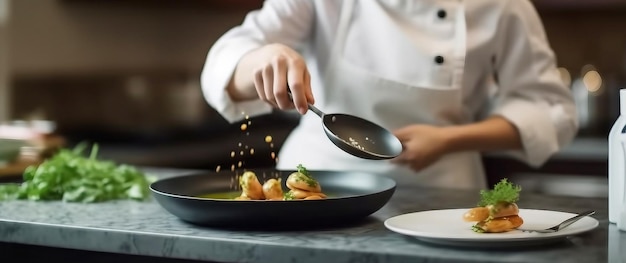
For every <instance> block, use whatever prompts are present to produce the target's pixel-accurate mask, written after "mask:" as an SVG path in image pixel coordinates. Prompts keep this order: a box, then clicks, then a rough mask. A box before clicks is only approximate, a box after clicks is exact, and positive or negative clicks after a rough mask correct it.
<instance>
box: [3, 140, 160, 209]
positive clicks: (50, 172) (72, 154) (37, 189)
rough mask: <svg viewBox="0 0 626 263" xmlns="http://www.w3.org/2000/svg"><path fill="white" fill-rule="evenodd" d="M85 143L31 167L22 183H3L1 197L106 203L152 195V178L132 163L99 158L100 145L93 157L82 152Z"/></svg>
mask: <svg viewBox="0 0 626 263" xmlns="http://www.w3.org/2000/svg"><path fill="white" fill-rule="evenodd" d="M84 148H85V144H82V143H81V144H79V145H77V146H76V147H75V148H74V149H71V150H70V149H61V150H59V152H57V153H56V154H55V155H54V156H52V157H51V158H50V159H47V160H46V161H44V162H43V163H41V164H39V165H37V166H29V167H28V168H26V170H25V171H24V173H23V179H24V182H23V183H21V184H4V185H0V200H11V199H28V200H36V201H37V200H42V201H43V200H63V201H67V202H84V203H92V202H102V201H108V200H115V199H135V200H145V199H146V198H148V197H149V194H150V192H149V184H150V182H151V181H152V180H151V179H152V178H148V177H147V176H146V175H145V174H144V173H143V172H141V171H139V170H138V169H136V168H134V167H132V166H129V165H117V164H115V163H114V162H111V161H101V160H98V159H96V156H97V152H98V145H97V144H94V145H93V146H92V148H91V154H90V155H89V157H84V156H83V155H82V151H83V150H84Z"/></svg>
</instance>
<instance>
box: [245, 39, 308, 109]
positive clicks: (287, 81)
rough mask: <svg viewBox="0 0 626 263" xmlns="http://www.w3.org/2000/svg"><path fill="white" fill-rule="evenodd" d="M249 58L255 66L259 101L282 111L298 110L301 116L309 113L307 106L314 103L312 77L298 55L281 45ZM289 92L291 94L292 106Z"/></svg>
mask: <svg viewBox="0 0 626 263" xmlns="http://www.w3.org/2000/svg"><path fill="white" fill-rule="evenodd" d="M246 57H247V59H251V60H252V61H253V62H254V63H253V64H254V66H253V69H252V71H253V74H254V88H255V89H256V93H257V94H258V96H259V98H260V99H262V100H264V101H266V102H268V103H270V104H271V105H273V106H274V107H277V108H279V109H283V110H285V109H293V108H294V106H295V108H297V109H298V112H300V113H301V114H305V113H306V112H307V110H308V106H307V103H311V104H313V103H314V98H313V93H312V92H311V77H310V75H309V71H308V69H307V67H306V63H305V61H304V59H303V58H302V56H300V54H298V52H296V51H295V50H293V49H291V48H290V47H288V46H285V45H282V44H269V45H265V46H263V47H261V48H259V49H256V50H254V51H252V52H250V53H249V54H247V55H246ZM249 61H250V60H249ZM287 89H289V90H291V94H292V96H293V102H292V100H291V99H290V98H289V94H288V93H287Z"/></svg>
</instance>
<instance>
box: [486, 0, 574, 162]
mask: <svg viewBox="0 0 626 263" xmlns="http://www.w3.org/2000/svg"><path fill="white" fill-rule="evenodd" d="M507 3H508V6H507V8H506V10H505V11H504V14H503V16H502V19H501V21H500V28H499V29H498V33H499V34H500V37H499V38H498V50H497V51H496V57H495V70H496V74H497V82H498V86H499V90H498V92H497V94H496V97H495V102H494V103H495V107H494V109H493V111H492V112H491V114H493V115H500V116H503V117H504V118H506V119H508V120H509V121H511V122H512V123H513V124H514V125H515V126H516V127H517V129H518V130H519V132H520V134H521V139H522V143H523V149H522V150H521V151H511V152H507V154H510V155H512V156H514V157H516V158H519V159H520V160H522V161H524V162H526V163H527V164H529V165H531V166H534V167H538V166H541V165H542V164H543V163H545V162H546V161H547V160H548V159H549V158H550V157H551V156H552V155H553V154H554V153H556V152H557V151H559V150H560V149H562V148H563V147H564V146H565V145H566V144H568V143H569V142H570V141H571V140H572V139H573V138H574V136H575V135H576V132H577V130H578V120H577V116H576V107H575V105H574V100H573V96H572V94H571V91H570V89H569V88H568V87H566V86H565V84H564V83H563V81H562V80H561V78H560V75H559V72H558V70H557V68H556V59H555V55H554V52H553V51H552V49H551V47H550V45H549V43H548V39H547V37H546V35H545V32H544V28H543V24H542V23H541V20H540V18H539V15H538V14H537V12H536V10H535V8H534V6H533V5H532V4H531V3H530V2H529V1H527V0H514V1H507Z"/></svg>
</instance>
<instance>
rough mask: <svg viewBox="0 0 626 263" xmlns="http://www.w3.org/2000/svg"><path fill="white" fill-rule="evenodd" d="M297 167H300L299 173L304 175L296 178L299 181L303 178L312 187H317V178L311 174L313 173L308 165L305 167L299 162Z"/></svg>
mask: <svg viewBox="0 0 626 263" xmlns="http://www.w3.org/2000/svg"><path fill="white" fill-rule="evenodd" d="M297 168H298V173H300V174H302V175H304V176H301V177H298V178H296V181H299V180H300V178H302V180H303V181H304V182H305V183H306V184H307V185H308V186H310V187H316V186H317V181H316V180H315V178H313V176H311V174H310V173H309V171H308V170H307V169H306V167H304V166H303V165H302V164H298V166H297Z"/></svg>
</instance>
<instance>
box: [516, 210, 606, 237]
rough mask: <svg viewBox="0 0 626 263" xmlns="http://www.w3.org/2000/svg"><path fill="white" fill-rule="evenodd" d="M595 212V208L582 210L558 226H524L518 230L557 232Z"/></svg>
mask: <svg viewBox="0 0 626 263" xmlns="http://www.w3.org/2000/svg"><path fill="white" fill-rule="evenodd" d="M595 213H596V211H593V210H590V211H585V212H582V213H580V214H578V215H576V216H574V217H572V218H569V219H567V220H565V221H563V222H561V223H559V224H558V225H556V226H553V227H549V228H546V229H523V228H518V229H517V230H520V231H523V232H537V233H554V232H557V231H559V230H561V229H563V228H566V227H567V226H569V225H571V224H573V223H574V222H576V221H578V220H580V219H582V218H583V217H586V216H590V215H593V214H595Z"/></svg>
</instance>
